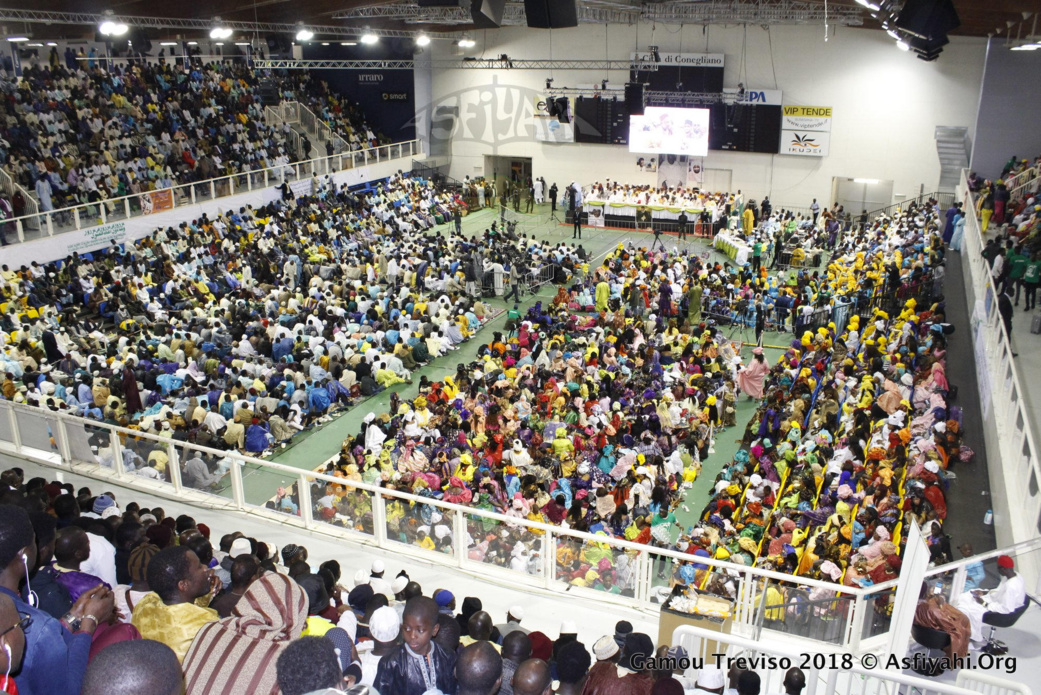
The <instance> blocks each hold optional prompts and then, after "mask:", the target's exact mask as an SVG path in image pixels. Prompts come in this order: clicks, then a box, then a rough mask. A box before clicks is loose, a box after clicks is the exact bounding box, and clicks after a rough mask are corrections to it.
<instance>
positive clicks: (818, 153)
mask: <svg viewBox="0 0 1041 695" xmlns="http://www.w3.org/2000/svg"><path fill="white" fill-rule="evenodd" d="M830 146H831V133H815V132H813V131H809V130H782V131H781V149H780V152H779V153H778V154H795V155H800V156H802V157H827V156H828V149H829V147H830Z"/></svg>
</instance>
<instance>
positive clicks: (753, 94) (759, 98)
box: [723, 87, 782, 106]
mask: <svg viewBox="0 0 1041 695" xmlns="http://www.w3.org/2000/svg"><path fill="white" fill-rule="evenodd" d="M723 93H724V94H734V95H737V96H738V97H739V98H738V103H739V104H768V105H770V106H780V105H781V101H782V100H781V90H779V89H744V90H742V89H738V88H737V87H724V88H723Z"/></svg>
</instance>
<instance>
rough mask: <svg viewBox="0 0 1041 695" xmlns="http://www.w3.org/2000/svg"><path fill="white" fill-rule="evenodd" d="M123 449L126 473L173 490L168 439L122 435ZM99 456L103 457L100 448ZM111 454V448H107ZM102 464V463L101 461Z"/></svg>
mask: <svg viewBox="0 0 1041 695" xmlns="http://www.w3.org/2000/svg"><path fill="white" fill-rule="evenodd" d="M119 443H120V444H121V445H122V450H123V469H124V470H125V471H126V473H127V475H134V476H138V477H140V478H143V479H145V480H150V481H153V482H154V483H157V484H160V485H168V486H169V488H170V492H171V493H172V492H173V489H174V488H173V483H171V482H170V475H171V473H170V441H169V440H166V441H154V440H152V439H145V438H144V437H139V436H137V435H132V434H128V435H123V436H122V437H120V442H119ZM98 451H99V454H101V455H100V458H102V459H103V458H104V454H103V453H102V450H101V449H99V450H98ZM109 452H110V453H109V455H111V449H110V450H109ZM102 465H104V463H102Z"/></svg>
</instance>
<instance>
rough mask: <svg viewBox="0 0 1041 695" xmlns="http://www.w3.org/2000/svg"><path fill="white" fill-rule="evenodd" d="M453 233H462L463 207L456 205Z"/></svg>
mask: <svg viewBox="0 0 1041 695" xmlns="http://www.w3.org/2000/svg"><path fill="white" fill-rule="evenodd" d="M455 233H456V234H457V235H460V236H462V234H463V209H462V208H461V207H459V206H458V205H457V206H456V208H455Z"/></svg>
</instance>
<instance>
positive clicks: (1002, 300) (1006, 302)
mask: <svg viewBox="0 0 1041 695" xmlns="http://www.w3.org/2000/svg"><path fill="white" fill-rule="evenodd" d="M1009 289H1010V288H1005V290H1004V291H1002V293H1001V294H1000V295H999V296H998V313H999V314H1001V322H1002V323H1003V324H1005V333H1006V335H1008V347H1009V349H1010V350H1011V351H1012V356H1013V357H1019V353H1018V352H1016V347H1015V343H1013V342H1012V297H1011V296H1010V295H1009Z"/></svg>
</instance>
